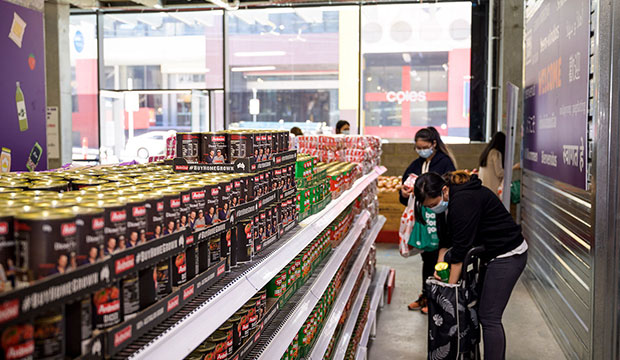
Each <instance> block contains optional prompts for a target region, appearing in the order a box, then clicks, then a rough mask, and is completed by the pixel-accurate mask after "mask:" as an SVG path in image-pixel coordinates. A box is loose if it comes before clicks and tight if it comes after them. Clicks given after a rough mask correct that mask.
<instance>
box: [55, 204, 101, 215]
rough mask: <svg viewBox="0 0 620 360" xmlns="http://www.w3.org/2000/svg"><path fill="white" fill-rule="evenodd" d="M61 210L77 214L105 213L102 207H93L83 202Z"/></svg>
mask: <svg viewBox="0 0 620 360" xmlns="http://www.w3.org/2000/svg"><path fill="white" fill-rule="evenodd" d="M60 211H66V212H71V213H73V214H75V215H86V214H88V215H92V214H103V209H102V208H99V207H95V206H93V207H90V206H84V205H82V204H80V205H73V206H69V207H66V208H63V209H60Z"/></svg>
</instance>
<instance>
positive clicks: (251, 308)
mask: <svg viewBox="0 0 620 360" xmlns="http://www.w3.org/2000/svg"><path fill="white" fill-rule="evenodd" d="M267 309H268V305H267V296H266V290H265V289H262V290H260V291H259V292H257V293H256V295H255V296H253V297H252V298H251V299H250V300H249V301H248V302H247V303H246V304H245V305H243V306H242V307H241V308H240V309H239V310H238V311H237V312H236V313H235V314H234V315H233V316H231V317H230V318H228V320H227V321H226V322H224V324H223V325H222V326H220V327H219V329H217V330H216V331H215V332H214V333H213V334H211V335H209V337H208V338H207V339H205V340H204V341H203V342H202V344H200V346H198V347H197V348H196V349H194V351H192V352H191V353H190V354H189V355H188V356H187V357H186V359H188V360H190V359H191V360H203V359H212V360H215V359H232V358H233V355H234V354H235V353H236V352H237V351H239V349H241V348H242V347H243V346H244V345H245V344H247V343H248V341H250V340H251V338H252V335H253V334H254V333H256V331H257V330H259V329H260V328H261V324H262V322H263V319H264V316H265V314H266V312H267Z"/></svg>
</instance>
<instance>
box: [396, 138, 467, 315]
mask: <svg viewBox="0 0 620 360" xmlns="http://www.w3.org/2000/svg"><path fill="white" fill-rule="evenodd" d="M415 151H416V153H417V154H418V158H417V159H415V160H414V161H413V162H412V163H411V164H410V165H409V167H408V168H407V170H405V173H404V174H403V179H402V182H403V184H404V183H405V180H407V178H409V175H411V174H415V175H418V176H420V175H422V174H424V173H427V172H430V171H432V172H436V173H438V174H441V175H443V174H445V173H448V172H451V171H454V170H456V167H455V161H454V159H453V157H452V154H451V153H450V151H449V150H448V147H447V146H446V145H445V144H444V143H443V141H441V136H440V135H439V132H437V130H436V129H435V128H434V127H432V126H430V127H427V128H424V129H421V130H419V131H418V132H417V133H416V134H415ZM412 193H413V189H412V188H409V187H407V186H403V188H402V189H401V191H400V202H401V203H402V204H403V205H405V206H407V203H408V202H409V196H410V195H411V194H412ZM431 220H432V219H431ZM438 254H439V253H438V251H437V250H435V251H425V252H423V253H422V254H421V256H422V284H424V280H426V278H428V277H429V276H433V272H434V271H435V264H436V263H437V256H438ZM408 309H409V310H420V311H421V312H422V313H423V314H426V313H427V312H428V308H427V307H426V293H425V291H424V289H422V293H421V294H420V296H419V297H418V299H417V300H416V301H414V302H412V303H411V304H409V305H408Z"/></svg>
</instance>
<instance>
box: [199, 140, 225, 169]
mask: <svg viewBox="0 0 620 360" xmlns="http://www.w3.org/2000/svg"><path fill="white" fill-rule="evenodd" d="M229 159H230V135H229V134H218V133H203V134H202V157H201V161H202V162H203V163H207V164H224V163H227V162H229Z"/></svg>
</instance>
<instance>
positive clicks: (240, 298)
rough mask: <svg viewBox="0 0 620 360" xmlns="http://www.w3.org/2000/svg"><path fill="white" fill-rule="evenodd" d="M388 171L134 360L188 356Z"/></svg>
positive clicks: (346, 196) (312, 221) (288, 239)
mask: <svg viewBox="0 0 620 360" xmlns="http://www.w3.org/2000/svg"><path fill="white" fill-rule="evenodd" d="M385 171H386V169H385V167H383V166H381V167H376V168H375V169H373V170H372V171H371V172H369V173H368V174H366V175H364V176H363V177H361V178H360V179H358V180H357V181H356V182H355V183H354V184H353V186H352V187H351V189H349V190H347V191H345V192H343V193H342V195H341V196H340V197H339V198H338V199H335V200H332V202H330V203H329V204H328V205H327V206H326V207H325V209H324V210H323V211H321V212H320V213H319V214H316V215H313V216H310V217H308V218H307V219H306V220H304V221H302V222H301V223H300V224H299V225H298V227H297V228H296V229H293V230H292V231H291V232H289V233H288V234H286V235H284V237H283V239H284V240H283V241H282V242H281V244H282V245H281V246H279V247H278V248H277V249H276V250H275V251H273V252H271V253H270V254H269V255H267V256H266V257H264V258H262V259H261V260H259V261H258V262H256V263H255V264H253V265H252V266H251V267H250V268H249V269H248V270H247V271H245V272H244V273H242V274H241V275H239V276H238V277H236V278H235V279H234V280H232V281H231V282H229V283H227V284H226V285H225V286H223V287H222V288H221V289H220V290H219V291H217V292H216V293H215V294H214V295H213V296H212V297H211V298H210V299H209V300H207V301H205V302H204V303H202V304H201V305H200V306H199V307H197V308H196V309H195V310H193V311H192V312H191V313H189V314H188V315H187V316H186V317H185V318H183V319H181V320H180V321H179V322H177V323H176V324H174V325H173V326H172V327H170V328H168V329H167V330H166V331H165V332H163V333H162V334H160V335H159V336H158V337H156V338H155V339H154V340H152V341H150V342H149V343H148V344H146V345H145V346H143V347H142V348H141V349H140V350H138V351H137V352H135V353H133V354H132V356H131V358H132V359H154V358H166V359H173V358H181V357H185V356H187V355H188V354H189V353H190V352H192V351H193V350H194V349H195V348H196V347H198V346H199V345H200V344H201V343H202V342H203V341H204V339H206V338H207V337H208V336H209V335H210V334H211V333H213V332H214V331H215V330H217V329H218V328H219V327H220V326H221V325H222V324H223V323H224V322H225V321H226V320H227V319H228V318H229V317H230V316H232V315H233V314H234V313H235V312H236V311H237V310H238V309H239V308H240V307H241V306H242V305H243V304H245V303H246V302H247V301H248V300H249V299H250V298H251V297H252V296H254V295H255V294H256V292H257V291H259V290H260V289H262V288H263V287H264V286H265V285H267V283H268V282H269V281H270V280H271V279H272V278H273V277H274V276H275V275H277V274H278V272H279V271H280V270H282V269H283V268H284V267H285V266H286V264H288V263H289V262H290V261H291V260H293V259H294V258H295V257H296V256H297V255H298V254H299V253H300V252H301V251H302V250H303V249H304V248H305V247H306V246H307V245H308V244H310V243H311V242H312V240H314V238H316V236H318V235H319V234H320V233H321V232H322V231H323V230H324V229H325V228H327V226H328V225H329V224H330V223H331V222H332V221H333V220H334V219H335V218H336V217H337V216H338V215H339V214H340V213H341V212H342V211H343V210H345V209H346V208H347V206H349V205H350V204H351V203H352V202H353V201H355V199H356V198H357V197H358V196H359V195H360V194H361V193H362V192H363V190H364V189H366V187H368V186H369V185H370V184H371V183H372V182H373V181H375V180H376V179H377V178H378V177H379V175H381V174H383V173H384V172H385ZM326 286H327V285H326ZM291 340H292V338H291ZM289 343H290V341H289ZM287 346H288V343H287Z"/></svg>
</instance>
